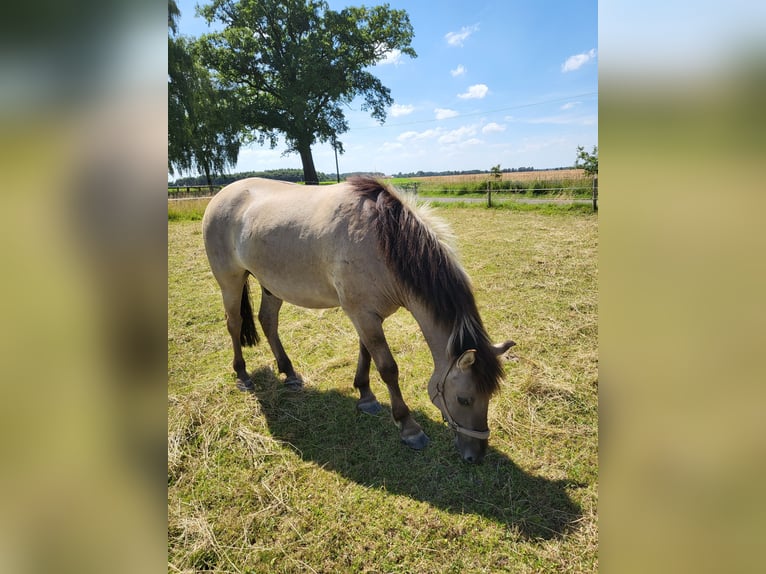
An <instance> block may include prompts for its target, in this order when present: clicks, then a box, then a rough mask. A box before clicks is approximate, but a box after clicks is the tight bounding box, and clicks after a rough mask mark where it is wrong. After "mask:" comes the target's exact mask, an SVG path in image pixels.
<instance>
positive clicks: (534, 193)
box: [390, 169, 593, 198]
mask: <svg viewBox="0 0 766 574" xmlns="http://www.w3.org/2000/svg"><path fill="white" fill-rule="evenodd" d="M501 175H502V177H501V178H499V179H496V178H493V177H492V176H491V174H489V173H477V174H464V175H438V176H426V177H410V178H392V179H391V180H390V181H391V183H393V184H394V185H396V186H398V187H401V188H402V189H406V190H410V191H416V192H417V193H418V194H419V195H424V196H440V195H476V196H478V195H481V194H483V193H486V190H487V182H490V185H491V187H492V190H493V192H498V193H502V194H506V195H509V196H519V197H561V198H565V197H566V198H586V197H590V196H591V195H592V192H593V180H592V179H591V178H590V177H587V176H586V175H585V173H584V171H583V170H581V169H555V170H554V169H552V170H545V171H543V170H541V171H518V172H508V173H502V174H501Z"/></svg>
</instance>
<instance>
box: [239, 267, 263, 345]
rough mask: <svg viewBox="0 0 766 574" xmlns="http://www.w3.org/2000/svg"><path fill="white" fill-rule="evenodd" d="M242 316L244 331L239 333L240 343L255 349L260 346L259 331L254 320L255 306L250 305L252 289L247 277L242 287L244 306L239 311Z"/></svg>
mask: <svg viewBox="0 0 766 574" xmlns="http://www.w3.org/2000/svg"><path fill="white" fill-rule="evenodd" d="M239 314H240V315H241V316H242V329H241V330H240V332H239V342H240V343H242V345H244V346H245V347H253V346H254V345H256V344H258V341H259V339H258V331H256V330H255V319H254V318H253V306H252V305H251V304H250V288H249V287H248V281H247V277H246V278H245V285H244V287H242V305H241V306H240V309H239Z"/></svg>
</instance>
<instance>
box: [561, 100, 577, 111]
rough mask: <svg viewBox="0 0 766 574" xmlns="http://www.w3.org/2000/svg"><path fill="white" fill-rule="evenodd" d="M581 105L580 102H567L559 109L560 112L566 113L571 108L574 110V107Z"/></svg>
mask: <svg viewBox="0 0 766 574" xmlns="http://www.w3.org/2000/svg"><path fill="white" fill-rule="evenodd" d="M581 103H582V102H567V103H566V104H564V105H563V106H561V109H562V110H565V111H566V110H571V109H572V108H574V107H575V106H579V105H580V104H581Z"/></svg>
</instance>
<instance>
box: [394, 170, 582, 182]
mask: <svg viewBox="0 0 766 574" xmlns="http://www.w3.org/2000/svg"><path fill="white" fill-rule="evenodd" d="M502 176H503V177H502V180H503V181H508V180H518V181H545V180H558V179H584V178H585V172H584V171H583V170H581V169H549V170H535V171H514V172H506V173H503V174H502ZM409 179H411V180H412V181H419V182H422V183H430V184H439V185H446V184H456V183H465V182H477V181H487V179H491V176H490V174H488V173H477V174H466V175H434V176H428V177H413V178H409Z"/></svg>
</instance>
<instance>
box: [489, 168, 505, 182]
mask: <svg viewBox="0 0 766 574" xmlns="http://www.w3.org/2000/svg"><path fill="white" fill-rule="evenodd" d="M489 174H490V177H491V178H492V181H494V182H496V183H497V182H499V181H500V180H501V179H503V171H502V170H501V169H500V164H497V165H493V166H492V169H491V170H490V171H489Z"/></svg>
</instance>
